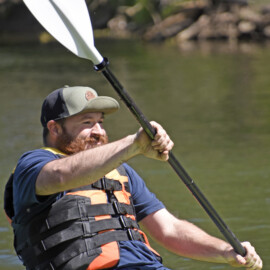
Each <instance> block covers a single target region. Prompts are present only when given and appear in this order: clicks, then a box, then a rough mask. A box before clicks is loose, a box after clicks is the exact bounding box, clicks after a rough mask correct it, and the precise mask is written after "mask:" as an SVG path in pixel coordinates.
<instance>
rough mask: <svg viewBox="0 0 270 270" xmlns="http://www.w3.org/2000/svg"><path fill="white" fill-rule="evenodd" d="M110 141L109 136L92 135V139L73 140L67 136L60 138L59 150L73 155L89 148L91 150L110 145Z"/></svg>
mask: <svg viewBox="0 0 270 270" xmlns="http://www.w3.org/2000/svg"><path fill="white" fill-rule="evenodd" d="M108 141H109V140H108V136H107V135H98V134H92V135H91V136H90V137H88V138H85V139H82V138H76V139H72V138H71V137H70V136H69V135H67V134H65V135H62V136H61V138H59V141H58V149H59V150H61V151H62V152H64V153H66V154H68V155H72V154H75V153H78V152H81V151H84V150H86V149H89V146H90V148H95V147H98V146H100V145H102V144H106V143H108Z"/></svg>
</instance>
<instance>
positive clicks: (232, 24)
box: [0, 0, 270, 45]
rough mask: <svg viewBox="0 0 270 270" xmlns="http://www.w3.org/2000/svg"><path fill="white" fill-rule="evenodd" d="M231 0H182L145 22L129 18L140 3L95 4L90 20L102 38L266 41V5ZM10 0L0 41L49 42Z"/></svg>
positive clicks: (1, 15) (269, 14) (269, 29)
mask: <svg viewBox="0 0 270 270" xmlns="http://www.w3.org/2000/svg"><path fill="white" fill-rule="evenodd" d="M234 1H235V3H233V2H234ZM234 1H232V0H231V2H230V3H226V2H224V3H223V4H222V5H214V4H212V5H211V4H209V1H206V0H205V1H203V0H200V1H191V2H186V3H185V4H182V5H181V6H178V7H177V9H176V10H174V11H173V12H172V13H171V14H170V15H168V16H166V17H165V18H164V19H161V16H155V14H152V23H149V22H148V23H145V24H138V23H137V22H136V20H134V19H133V18H135V17H136V15H137V14H138V13H139V12H141V9H142V7H140V5H139V4H138V5H135V6H133V7H121V8H118V9H117V10H114V11H113V12H112V10H111V9H109V8H108V7H107V8H106V9H104V8H103V9H102V8H100V7H99V8H100V11H98V10H96V11H94V12H95V13H94V14H97V15H96V16H94V17H93V18H92V23H93V26H94V29H102V30H101V31H99V33H101V35H102V33H103V35H104V36H106V37H110V38H139V39H142V40H144V41H147V42H163V41H165V40H168V39H173V40H174V41H176V42H177V43H178V44H180V45H181V44H184V43H185V42H189V41H195V42H196V41H228V42H238V41H252V42H258V43H260V42H264V41H267V42H268V41H269V40H270V4H268V5H265V6H263V7H260V8H256V9H255V8H252V7H251V6H249V5H248V4H247V3H246V1H244V0H242V1H240V0H234ZM1 2H2V3H1ZM11 2H12V4H11V3H9V5H8V4H7V1H5V0H0V43H7V42H11V43H12V42H24V41H25V42H27V41H41V42H46V41H49V40H50V39H49V38H45V39H44V38H43V40H42V33H44V30H43V28H42V27H41V26H40V25H39V23H37V21H36V19H35V18H34V17H33V16H32V15H31V13H30V12H29V11H28V10H27V8H26V7H25V6H24V4H23V3H22V1H20V0H13V1H11ZM4 8H5V9H4ZM101 18H102V20H101ZM93 19H94V21H93ZM99 35H100V34H99ZM43 37H44V35H43Z"/></svg>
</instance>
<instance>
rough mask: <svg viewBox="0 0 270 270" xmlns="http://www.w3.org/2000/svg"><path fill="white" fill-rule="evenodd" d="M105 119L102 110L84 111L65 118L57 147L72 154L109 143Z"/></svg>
mask: <svg viewBox="0 0 270 270" xmlns="http://www.w3.org/2000/svg"><path fill="white" fill-rule="evenodd" d="M103 120H104V117H103V114H102V113H101V112H95V113H84V114H80V115H75V116H72V117H69V118H67V119H65V121H64V123H63V124H62V125H61V129H62V133H61V134H60V135H59V137H58V139H57V143H56V144H57V148H58V149H59V150H61V151H62V152H64V153H66V154H68V155H70V154H75V153H78V152H80V151H83V150H86V149H90V148H93V147H97V146H100V145H102V144H105V143H107V142H108V137H107V134H106V131H105V129H104V128H103V126H102V123H103Z"/></svg>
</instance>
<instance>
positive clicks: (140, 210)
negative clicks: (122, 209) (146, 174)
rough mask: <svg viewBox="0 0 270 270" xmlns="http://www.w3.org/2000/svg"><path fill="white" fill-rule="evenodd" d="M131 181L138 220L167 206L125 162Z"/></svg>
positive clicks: (131, 190)
mask: <svg viewBox="0 0 270 270" xmlns="http://www.w3.org/2000/svg"><path fill="white" fill-rule="evenodd" d="M123 165H124V167H125V169H126V172H127V175H128V177H129V182H130V192H131V196H132V199H133V203H134V207H135V212H136V216H137V221H138V222H139V221H141V220H142V219H143V218H145V217H146V216H148V215H150V214H152V213H154V212H156V211H158V210H160V209H162V208H165V206H164V204H163V203H162V202H161V201H160V200H158V199H157V197H156V196H155V194H154V193H152V192H151V191H149V189H148V188H147V186H146V185H145V182H144V181H143V179H142V178H141V177H140V176H139V175H138V174H137V173H136V172H135V171H134V170H133V169H132V168H131V167H130V166H129V165H127V164H123Z"/></svg>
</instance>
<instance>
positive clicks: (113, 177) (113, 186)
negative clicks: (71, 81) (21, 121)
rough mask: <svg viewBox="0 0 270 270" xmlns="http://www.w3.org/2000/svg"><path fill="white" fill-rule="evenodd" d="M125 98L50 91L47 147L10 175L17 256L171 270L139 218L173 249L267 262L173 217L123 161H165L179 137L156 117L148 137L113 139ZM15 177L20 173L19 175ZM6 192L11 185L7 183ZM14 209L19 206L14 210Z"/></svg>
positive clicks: (43, 262)
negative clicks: (108, 126)
mask: <svg viewBox="0 0 270 270" xmlns="http://www.w3.org/2000/svg"><path fill="white" fill-rule="evenodd" d="M118 108H119V105H118V103H117V101H116V100H114V99H113V98H110V97H102V96H98V95H97V93H96V92H95V91H94V90H93V89H91V88H89V87H64V88H60V89H57V90H55V91H54V92H52V93H51V94H50V95H48V96H47V98H46V99H45V101H44V103H43V106H42V112H41V123H42V125H43V129H44V130H43V139H44V144H45V148H43V149H37V150H34V151H30V152H27V153H25V154H24V155H23V156H22V157H21V158H20V160H19V162H18V164H17V167H16V169H15V172H14V174H13V176H12V177H11V178H10V179H11V180H10V181H9V182H11V181H13V186H12V189H13V200H12V201H13V208H12V207H11V200H8V198H9V196H8V192H6V195H7V196H6V198H7V199H6V207H5V209H6V212H7V214H8V215H9V216H10V218H12V226H13V228H14V234H15V240H14V245H15V249H16V252H17V254H18V255H19V257H20V258H21V259H22V261H23V263H24V264H25V266H26V268H27V269H46V270H47V269H61V270H63V269H68V270H70V269H88V270H90V269H163V270H164V269H168V268H166V267H165V266H163V265H162V262H161V258H160V256H159V254H158V253H157V252H156V251H155V250H153V249H152V248H151V247H150V245H149V242H148V240H147V237H146V235H145V234H144V233H143V232H142V231H141V230H140V227H139V225H138V223H137V222H141V224H142V225H144V227H145V228H146V229H147V231H149V233H150V234H151V235H152V236H153V237H154V238H155V239H156V240H157V241H159V242H160V243H161V244H162V245H163V246H165V247H166V248H168V249H169V250H171V251H173V252H175V253H177V254H179V255H181V256H187V257H190V258H193V259H198V260H204V261H209V262H215V263H227V264H230V265H231V266H235V267H241V266H242V267H245V268H246V269H261V268H262V261H261V259H260V257H259V256H258V255H257V254H256V252H255V249H254V248H253V247H252V246H251V245H250V244H249V243H248V242H245V243H243V246H244V247H245V249H246V251H247V255H246V257H242V256H240V255H237V254H236V253H235V252H234V251H233V249H232V247H231V246H230V245H229V244H227V243H226V242H224V241H223V240H220V239H217V238H215V237H212V236H210V235H208V234H206V233H205V232H203V231H202V230H200V229H199V228H198V227H196V226H194V225H193V224H191V223H189V222H187V221H184V220H179V219H176V218H175V217H174V216H173V215H171V214H170V213H169V212H168V211H167V210H166V208H165V207H164V205H163V204H162V203H161V202H160V201H159V200H158V199H157V198H156V197H155V195H154V194H152V193H151V192H150V191H149V190H148V189H147V187H146V186H145V183H144V182H143V180H142V179H141V178H140V177H139V176H138V175H137V173H136V172H135V171H134V170H133V169H132V168H131V167H129V166H128V165H127V164H126V163H125V162H126V161H128V160H129V159H131V158H133V157H135V156H137V155H144V156H145V157H148V158H153V159H157V160H161V161H166V160H167V159H168V154H169V151H170V150H171V149H172V147H173V142H172V141H171V139H170V138H169V136H168V135H167V133H166V132H165V131H164V129H163V128H162V127H161V126H160V125H159V124H157V123H155V122H151V124H152V125H153V127H154V128H155V129H156V136H155V138H154V140H153V141H151V140H150V139H149V138H148V136H147V135H146V133H145V132H144V131H143V130H142V129H141V128H140V129H139V130H138V132H137V133H135V134H132V135H129V136H126V137H124V138H122V139H120V140H118V141H115V142H111V143H108V139H107V135H106V131H105V130H104V128H103V126H102V123H103V121H104V116H105V115H106V114H109V113H113V112H115V111H117V109H118ZM12 179H13V180H12ZM7 190H8V189H7ZM13 210H14V212H13Z"/></svg>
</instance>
